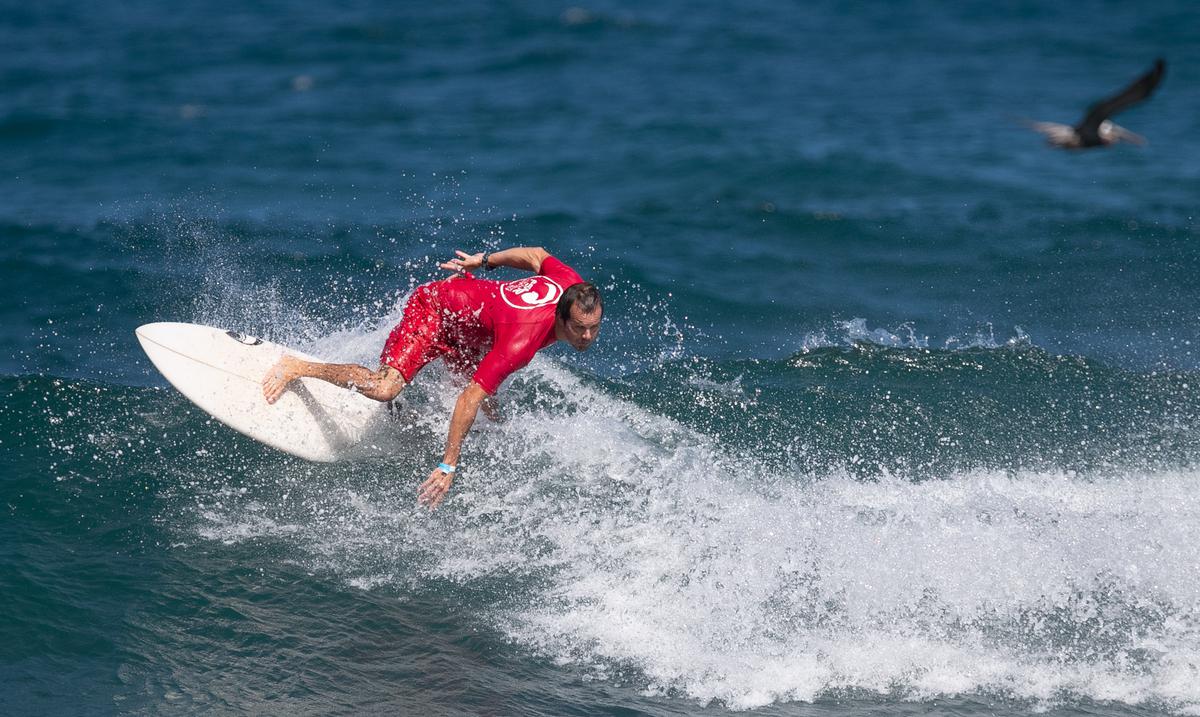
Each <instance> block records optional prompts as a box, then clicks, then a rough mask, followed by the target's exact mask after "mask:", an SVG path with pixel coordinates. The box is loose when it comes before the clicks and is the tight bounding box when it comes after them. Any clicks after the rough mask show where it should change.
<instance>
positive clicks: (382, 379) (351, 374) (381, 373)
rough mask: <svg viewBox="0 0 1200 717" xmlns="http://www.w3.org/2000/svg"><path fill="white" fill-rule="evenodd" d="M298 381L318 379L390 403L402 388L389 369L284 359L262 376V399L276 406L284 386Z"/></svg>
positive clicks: (397, 373) (400, 381) (399, 380)
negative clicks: (374, 369)
mask: <svg viewBox="0 0 1200 717" xmlns="http://www.w3.org/2000/svg"><path fill="white" fill-rule="evenodd" d="M298 378H319V379H321V380H322V381H328V382H329V383H332V384H333V385H335V386H341V387H342V388H352V389H354V390H356V391H358V392H359V393H361V394H362V395H364V396H366V397H367V398H373V399H375V400H376V401H390V400H392V399H393V398H395V397H396V396H397V395H398V394H399V393H400V391H401V389H403V388H404V377H403V376H401V375H400V372H399V371H397V370H396V369H394V368H392V367H391V366H380V367H379V370H378V371H372V370H371V369H369V368H367V367H366V366H359V365H357V364H351V363H319V362H316V361H305V360H303V359H299V358H296V357H295V356H286V355H285V356H284V357H283V358H281V359H279V361H278V362H276V364H275V365H274V366H272V367H271V368H270V370H268V371H267V375H266V376H263V397H264V398H266V399H267V403H275V402H276V401H277V400H279V397H280V396H282V395H283V392H284V391H285V390H286V389H287V386H288V384H289V383H291V382H292V381H295V380H296V379H298Z"/></svg>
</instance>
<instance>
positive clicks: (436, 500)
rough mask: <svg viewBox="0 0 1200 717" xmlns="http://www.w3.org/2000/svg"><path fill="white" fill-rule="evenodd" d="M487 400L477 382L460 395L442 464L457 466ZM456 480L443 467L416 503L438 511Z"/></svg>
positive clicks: (427, 482) (434, 474)
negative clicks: (463, 447)
mask: <svg viewBox="0 0 1200 717" xmlns="http://www.w3.org/2000/svg"><path fill="white" fill-rule="evenodd" d="M485 398H487V391H484V390H483V388H482V387H481V386H480V385H479V384H477V383H475V382H474V381H472V382H471V383H470V385H469V386H467V387H466V388H465V389H464V390H463V392H462V393H461V394H459V396H458V401H457V402H456V403H455V404H454V413H453V414H452V415H451V416H450V435H449V437H447V438H446V452H445V453H443V454H442V463H443V464H445V465H450V466H455V467H457V466H458V457H459V454H460V453H462V443H463V439H464V438H466V437H467V432H468V431H470V430H471V424H473V423H474V422H475V416H476V414H478V413H479V404H481V403H483V400H484V399H485ZM453 480H454V474H453V473H447V472H446V471H444V470H442V468H441V466H438V467H437V468H434V469H433V472H432V473H430V474H429V478H427V479H426V480H425V482H424V483H422V484H421V488H420V493H419V494H418V496H417V499H418V500H419V501H420V502H421V503H424V504H426V505H428V506H429V508H430V510H432V509H434V508H436V507H438V505H439V504H440V503H441V502H442V499H443V498H445V497H446V491H448V490H450V483H451V482H453Z"/></svg>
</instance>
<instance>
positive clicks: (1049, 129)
mask: <svg viewBox="0 0 1200 717" xmlns="http://www.w3.org/2000/svg"><path fill="white" fill-rule="evenodd" d="M1166 71H1167V63H1165V62H1163V61H1162V59H1161V58H1160V59H1157V60H1155V61H1154V67H1153V68H1152V69H1151V70H1150V71H1149V72H1147V73H1146V74H1144V75H1142V76H1141V77H1139V78H1137V80H1135V81H1134V83H1133V84H1131V85H1130V86H1128V87H1126V88H1125V89H1123V90H1121V91H1120V92H1118V93H1117V94H1115V95H1113V96H1112V97H1109V98H1108V99H1105V100H1101V101H1099V102H1097V103H1096V104H1094V105H1092V106H1091V107H1089V108H1088V112H1087V116H1085V117H1084V118H1083V121H1082V122H1080V123H1079V124H1077V125H1075V126H1074V127H1072V126H1070V125H1065V124H1059V123H1057V122H1030V123H1029V126H1030V127H1032V128H1033V129H1034V130H1035V131H1037V132H1040V133H1042V134H1043V135H1045V136H1046V143H1047V144H1049V145H1050V146H1051V147H1058V148H1059V149H1088V148H1089V147H1107V146H1108V145H1110V144H1116V143H1117V142H1122V141H1124V142H1133V143H1135V144H1145V143H1146V138H1145V137H1142V136H1141V135H1139V134H1137V133H1135V132H1130V131H1129V130H1127V129H1125V128H1124V127H1121V126H1118V125H1116V124H1114V123H1113V122H1112V121H1111V120H1109V119H1108V118H1109V117H1111V116H1113V115H1115V114H1117V113H1118V112H1120V111H1121V110H1124V109H1128V108H1129V107H1132V106H1133V105H1136V104H1137V103H1138V102H1141V101H1142V100H1144V99H1146V98H1147V97H1149V96H1150V94H1151V93H1152V92H1154V88H1155V87H1158V83H1160V82H1162V78H1163V75H1164V74H1165V73H1166Z"/></svg>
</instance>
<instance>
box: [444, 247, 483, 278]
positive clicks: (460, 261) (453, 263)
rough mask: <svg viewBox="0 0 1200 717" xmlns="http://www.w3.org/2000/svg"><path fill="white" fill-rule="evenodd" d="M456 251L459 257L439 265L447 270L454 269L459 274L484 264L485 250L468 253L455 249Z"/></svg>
mask: <svg viewBox="0 0 1200 717" xmlns="http://www.w3.org/2000/svg"><path fill="white" fill-rule="evenodd" d="M454 253H455V254H458V258H457V259H451V260H450V261H447V262H445V263H443V264H438V266H439V267H441V268H442V269H445V270H446V271H453V272H456V273H459V274H465V273H466V272H468V271H472V270H474V269H478V268H479V267H481V266H483V252H479V253H478V254H468V253H466V252H465V251H459V250H458V249H455V250H454Z"/></svg>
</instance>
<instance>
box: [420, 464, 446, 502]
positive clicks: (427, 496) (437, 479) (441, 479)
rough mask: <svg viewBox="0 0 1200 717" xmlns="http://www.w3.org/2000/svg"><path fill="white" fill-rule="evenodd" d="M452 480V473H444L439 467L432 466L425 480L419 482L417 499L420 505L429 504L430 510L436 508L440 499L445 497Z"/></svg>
mask: <svg viewBox="0 0 1200 717" xmlns="http://www.w3.org/2000/svg"><path fill="white" fill-rule="evenodd" d="M453 481H454V475H453V474H451V473H446V472H444V471H443V470H442V469H441V468H434V469H433V472H432V473H430V474H429V477H428V478H426V479H425V482H424V483H422V484H421V487H420V489H419V490H420V492H419V493H418V494H417V501H418V502H419V503H421V504H422V505H427V506H429V509H430V510H433V509H435V508H437V507H438V505H440V504H441V502H442V499H444V498H445V497H446V492H447V491H449V490H450V483H451V482H453Z"/></svg>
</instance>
